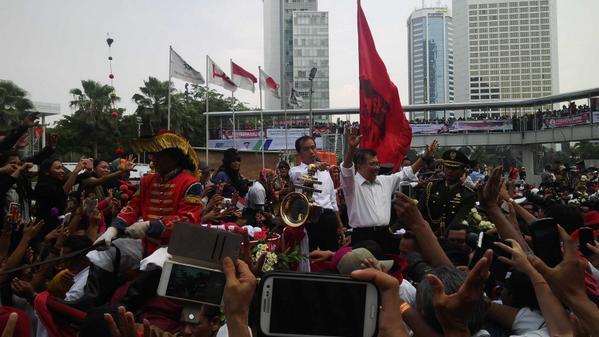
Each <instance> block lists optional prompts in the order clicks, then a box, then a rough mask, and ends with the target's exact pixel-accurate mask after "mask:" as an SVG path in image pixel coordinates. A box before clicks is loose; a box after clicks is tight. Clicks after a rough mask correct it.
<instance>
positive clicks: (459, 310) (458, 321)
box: [427, 250, 493, 336]
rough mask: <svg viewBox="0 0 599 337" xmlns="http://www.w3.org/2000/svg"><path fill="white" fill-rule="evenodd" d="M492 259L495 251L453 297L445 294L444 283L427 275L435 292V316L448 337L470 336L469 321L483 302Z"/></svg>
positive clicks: (473, 270)
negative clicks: (456, 336)
mask: <svg viewBox="0 0 599 337" xmlns="http://www.w3.org/2000/svg"><path fill="white" fill-rule="evenodd" d="M492 259H493V251H492V250H487V251H486V252H485V255H484V257H483V258H481V259H480V260H479V261H478V262H477V263H476V265H475V266H474V268H473V269H472V270H471V271H470V273H468V276H467V277H466V281H464V284H462V286H461V287H460V289H459V290H458V291H457V292H456V293H454V294H451V295H447V294H445V287H444V285H443V282H441V280H440V279H439V278H438V277H437V276H435V275H433V274H428V275H427V279H428V282H430V284H431V287H432V290H433V307H434V309H435V314H436V316H437V319H438V320H439V323H440V324H441V327H442V328H443V332H445V335H446V336H449V335H454V334H455V335H458V334H459V335H465V336H470V333H469V331H468V320H469V318H470V315H471V314H472V313H473V311H474V310H475V308H476V304H477V303H478V302H479V301H481V300H482V296H483V290H484V287H485V282H486V281H487V278H488V277H489V267H490V266H491V260H492Z"/></svg>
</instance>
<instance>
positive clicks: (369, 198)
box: [341, 164, 415, 228]
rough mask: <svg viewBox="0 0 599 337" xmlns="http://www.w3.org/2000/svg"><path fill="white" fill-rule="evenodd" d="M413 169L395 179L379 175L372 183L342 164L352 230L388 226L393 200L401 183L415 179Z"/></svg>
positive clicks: (396, 176)
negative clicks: (394, 193)
mask: <svg viewBox="0 0 599 337" xmlns="http://www.w3.org/2000/svg"><path fill="white" fill-rule="evenodd" d="M414 176H415V175H414V172H412V167H411V166H406V167H404V168H402V170H401V171H399V172H397V173H394V174H392V175H378V176H377V177H376V179H375V180H374V182H373V183H371V182H369V181H368V180H366V179H365V178H364V177H363V176H362V175H361V174H360V173H356V172H355V171H354V165H353V164H352V166H351V167H350V168H346V167H344V166H343V164H341V184H342V185H343V196H344V197H345V203H346V204H347V212H348V215H349V225H350V227H352V228H364V227H375V226H387V225H389V221H390V220H391V198H392V197H393V192H395V191H396V190H397V188H398V186H399V183H400V182H401V181H402V180H408V179H412V178H413V177H414Z"/></svg>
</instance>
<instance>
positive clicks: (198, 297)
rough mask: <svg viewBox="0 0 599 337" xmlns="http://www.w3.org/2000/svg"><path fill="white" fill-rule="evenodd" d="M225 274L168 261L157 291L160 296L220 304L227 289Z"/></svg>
mask: <svg viewBox="0 0 599 337" xmlns="http://www.w3.org/2000/svg"><path fill="white" fill-rule="evenodd" d="M225 284H226V279H225V274H224V273H223V272H222V271H220V270H216V269H210V268H205V267H200V266H196V265H191V264H186V263H180V262H175V261H172V260H169V261H166V262H165V263H164V265H163V267H162V275H161V276H160V283H159V284H158V289H157V291H156V293H157V294H158V295H160V296H164V297H169V298H173V299H178V300H182V301H191V302H196V303H204V304H209V305H215V306H220V305H222V301H223V294H224V291H225Z"/></svg>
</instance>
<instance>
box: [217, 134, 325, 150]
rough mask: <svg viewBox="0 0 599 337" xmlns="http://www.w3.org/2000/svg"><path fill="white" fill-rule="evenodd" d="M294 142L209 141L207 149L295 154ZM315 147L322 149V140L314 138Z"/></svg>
mask: <svg viewBox="0 0 599 337" xmlns="http://www.w3.org/2000/svg"><path fill="white" fill-rule="evenodd" d="M295 140H296V138H292V137H287V145H285V137H276V138H265V139H264V140H262V139H260V138H258V139H256V138H245V139H237V138H236V139H235V141H233V139H209V140H208V147H209V148H211V149H228V148H231V147H234V148H236V149H238V150H248V151H262V147H264V151H278V150H285V149H288V150H293V151H294V152H295ZM316 147H317V148H319V149H321V148H322V138H320V137H316Z"/></svg>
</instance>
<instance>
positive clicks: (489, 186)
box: [478, 166, 503, 210]
mask: <svg viewBox="0 0 599 337" xmlns="http://www.w3.org/2000/svg"><path fill="white" fill-rule="evenodd" d="M502 172H503V167H502V166H497V167H496V168H494V169H493V172H492V173H491V177H490V178H489V181H488V182H487V183H486V184H485V185H484V187H483V188H479V189H478V201H479V202H480V205H481V206H482V207H483V208H484V209H486V210H488V209H491V208H497V207H499V206H498V205H497V200H498V199H499V194H500V193H499V192H500V191H501V174H502Z"/></svg>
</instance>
